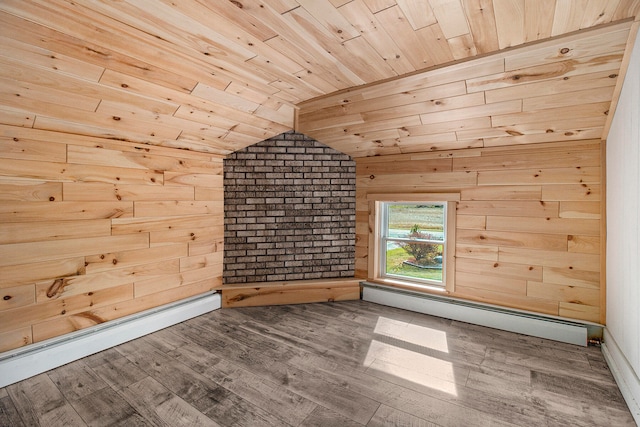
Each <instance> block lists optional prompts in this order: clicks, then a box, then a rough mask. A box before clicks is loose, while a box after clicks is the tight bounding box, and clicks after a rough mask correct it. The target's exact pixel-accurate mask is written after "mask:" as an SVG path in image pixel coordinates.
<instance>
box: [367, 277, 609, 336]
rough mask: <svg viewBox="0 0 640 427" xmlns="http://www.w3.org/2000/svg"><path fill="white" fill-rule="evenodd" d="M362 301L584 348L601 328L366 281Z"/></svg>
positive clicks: (594, 325)
mask: <svg viewBox="0 0 640 427" xmlns="http://www.w3.org/2000/svg"><path fill="white" fill-rule="evenodd" d="M362 299H363V300H365V301H370V302H375V303H377V304H382V305H388V306H391V307H396V308H402V309H405V310H410V311H415V312H418V313H424V314H430V315H433V316H438V317H444V318H447V319H453V320H458V321H461V322H466V323H472V324H475V325H481V326H487V327H490V328H495V329H501V330H504V331H509V332H516V333H519V334H524V335H530V336H534V337H539V338H546V339H551V340H555V341H561V342H566V343H570V344H576V345H581V346H586V345H587V344H588V340H589V338H590V335H591V336H596V335H598V333H601V329H602V326H601V325H596V324H591V325H590V324H586V323H581V322H574V321H571V320H567V319H562V318H556V317H551V316H543V315H538V314H536V313H532V312H526V311H522V310H515V309H507V308H502V307H499V306H495V305H491V304H483V303H476V302H472V301H465V300H460V299H456V298H451V297H445V296H442V297H441V296H437V295H432V294H425V293H421V292H413V291H408V290H403V289H399V288H393V287H390V286H384V285H378V284H375V283H370V282H363V283H362ZM590 329H591V330H592V331H590Z"/></svg>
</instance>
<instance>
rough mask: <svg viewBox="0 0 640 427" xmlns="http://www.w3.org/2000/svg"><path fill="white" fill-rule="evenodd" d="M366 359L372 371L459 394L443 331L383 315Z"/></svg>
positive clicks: (377, 374)
mask: <svg viewBox="0 0 640 427" xmlns="http://www.w3.org/2000/svg"><path fill="white" fill-rule="evenodd" d="M374 332H375V334H376V335H379V336H380V337H379V339H373V340H372V341H371V344H370V345H369V349H368V351H367V355H366V357H365V360H364V362H363V364H364V366H367V368H368V369H369V370H372V371H373V372H372V374H374V375H376V376H380V377H383V378H389V379H390V380H391V381H393V379H397V380H400V381H401V382H405V381H407V382H410V383H413V384H415V385H418V386H424V387H428V388H431V389H435V390H439V391H442V392H445V393H448V394H452V395H457V389H456V384H455V372H454V368H453V364H452V363H451V362H449V361H447V360H444V359H446V358H447V355H448V353H449V348H448V345H447V334H446V332H444V331H439V330H437V329H432V328H427V327H424V326H417V325H412V324H409V323H405V322H400V321H397V320H392V319H387V318H384V317H380V318H379V319H378V322H377V324H376V327H375V329H374Z"/></svg>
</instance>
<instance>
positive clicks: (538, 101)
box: [0, 0, 640, 157]
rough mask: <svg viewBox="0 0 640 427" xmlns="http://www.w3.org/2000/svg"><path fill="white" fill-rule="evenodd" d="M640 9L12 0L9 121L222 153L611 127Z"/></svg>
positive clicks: (585, 2)
mask: <svg viewBox="0 0 640 427" xmlns="http://www.w3.org/2000/svg"><path fill="white" fill-rule="evenodd" d="M639 12H640V0H608V1H607V0H493V1H492V0H263V1H260V0H119V1H98V0H73V1H72V0H2V1H0V97H1V99H0V126H2V127H3V128H6V126H27V127H33V128H37V129H45V130H52V131H57V132H66V133H72V134H79V135H88V136H97V137H104V138H112V139H118V140H126V141H131V142H134V143H143V144H153V145H161V146H167V147H175V148H180V149H188V150H197V151H204V152H209V153H212V154H221V155H225V154H228V153H230V152H232V151H235V150H238V149H241V148H244V147H246V146H248V145H251V144H254V143H256V142H259V141H261V140H263V139H266V138H269V137H271V136H274V135H277V134H279V133H281V132H284V131H287V130H290V129H293V128H295V129H296V130H299V131H302V132H304V133H306V134H308V135H310V136H312V137H314V138H316V139H318V140H319V141H321V142H323V143H325V144H328V145H330V146H332V147H334V148H336V149H338V150H340V151H343V152H345V153H347V154H350V155H352V156H354V157H360V156H374V155H385V154H394V153H404V152H420V151H434V150H450V149H457V148H466V147H482V146H491V145H507V144H509V145H510V144H522V143H536V142H548V141H556V140H566V139H583V138H601V137H603V136H604V135H605V134H606V130H607V126H608V124H607V123H608V122H607V119H608V113H609V111H610V108H611V103H612V101H613V102H615V97H616V94H617V92H616V91H617V90H619V86H620V80H621V79H620V78H619V75H620V73H621V72H623V71H624V68H625V66H626V65H625V62H624V58H625V56H624V53H625V49H626V48H627V46H628V44H629V42H628V40H630V39H631V38H633V35H634V32H635V31H636V30H637V27H638V20H637V19H636V21H635V22H634V19H635V18H636V16H637V15H638V13H639ZM3 134H5V135H6V132H5V131H3ZM1 135H2V134H0V136H1Z"/></svg>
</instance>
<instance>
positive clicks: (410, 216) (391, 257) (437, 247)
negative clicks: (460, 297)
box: [369, 194, 459, 291]
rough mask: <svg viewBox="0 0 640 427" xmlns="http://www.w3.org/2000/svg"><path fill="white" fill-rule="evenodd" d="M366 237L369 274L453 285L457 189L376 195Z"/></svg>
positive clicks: (402, 281)
mask: <svg viewBox="0 0 640 427" xmlns="http://www.w3.org/2000/svg"><path fill="white" fill-rule="evenodd" d="M369 198H370V200H371V202H372V203H373V205H372V209H371V213H372V214H373V216H374V217H373V218H372V221H371V222H372V223H373V224H374V225H375V227H374V228H373V233H372V236H371V238H370V260H371V259H372V262H371V264H370V269H369V272H370V275H373V280H378V281H380V280H381V281H384V282H386V283H391V284H401V285H404V286H409V287H415V288H427V289H429V288H430V289H434V290H435V289H439V290H443V289H446V290H449V291H452V290H453V273H454V265H453V264H454V262H455V257H454V253H455V209H456V207H455V205H456V200H458V198H459V195H458V194H407V195H404V196H402V195H397V196H395V195H394V196H391V195H376V196H370V197H369Z"/></svg>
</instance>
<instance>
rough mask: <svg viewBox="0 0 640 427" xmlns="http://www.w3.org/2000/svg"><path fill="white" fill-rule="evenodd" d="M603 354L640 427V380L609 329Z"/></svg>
mask: <svg viewBox="0 0 640 427" xmlns="http://www.w3.org/2000/svg"><path fill="white" fill-rule="evenodd" d="M602 354H603V355H604V359H605V360H606V361H607V364H608V365H609V369H610V370H611V373H612V374H613V378H614V379H615V380H616V383H617V384H618V388H619V389H620V392H621V393H622V396H623V397H624V400H625V402H627V406H628V407H629V410H630V411H631V415H633V419H634V420H635V421H636V424H637V425H639V426H640V403H639V402H640V379H638V375H636V372H635V371H634V370H633V368H632V367H631V364H629V361H628V360H627V358H626V357H625V355H624V353H623V352H622V350H621V349H620V347H618V344H617V343H616V340H615V339H614V338H613V337H612V336H611V334H610V333H609V331H608V330H607V328H605V329H604V341H603V343H602Z"/></svg>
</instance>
